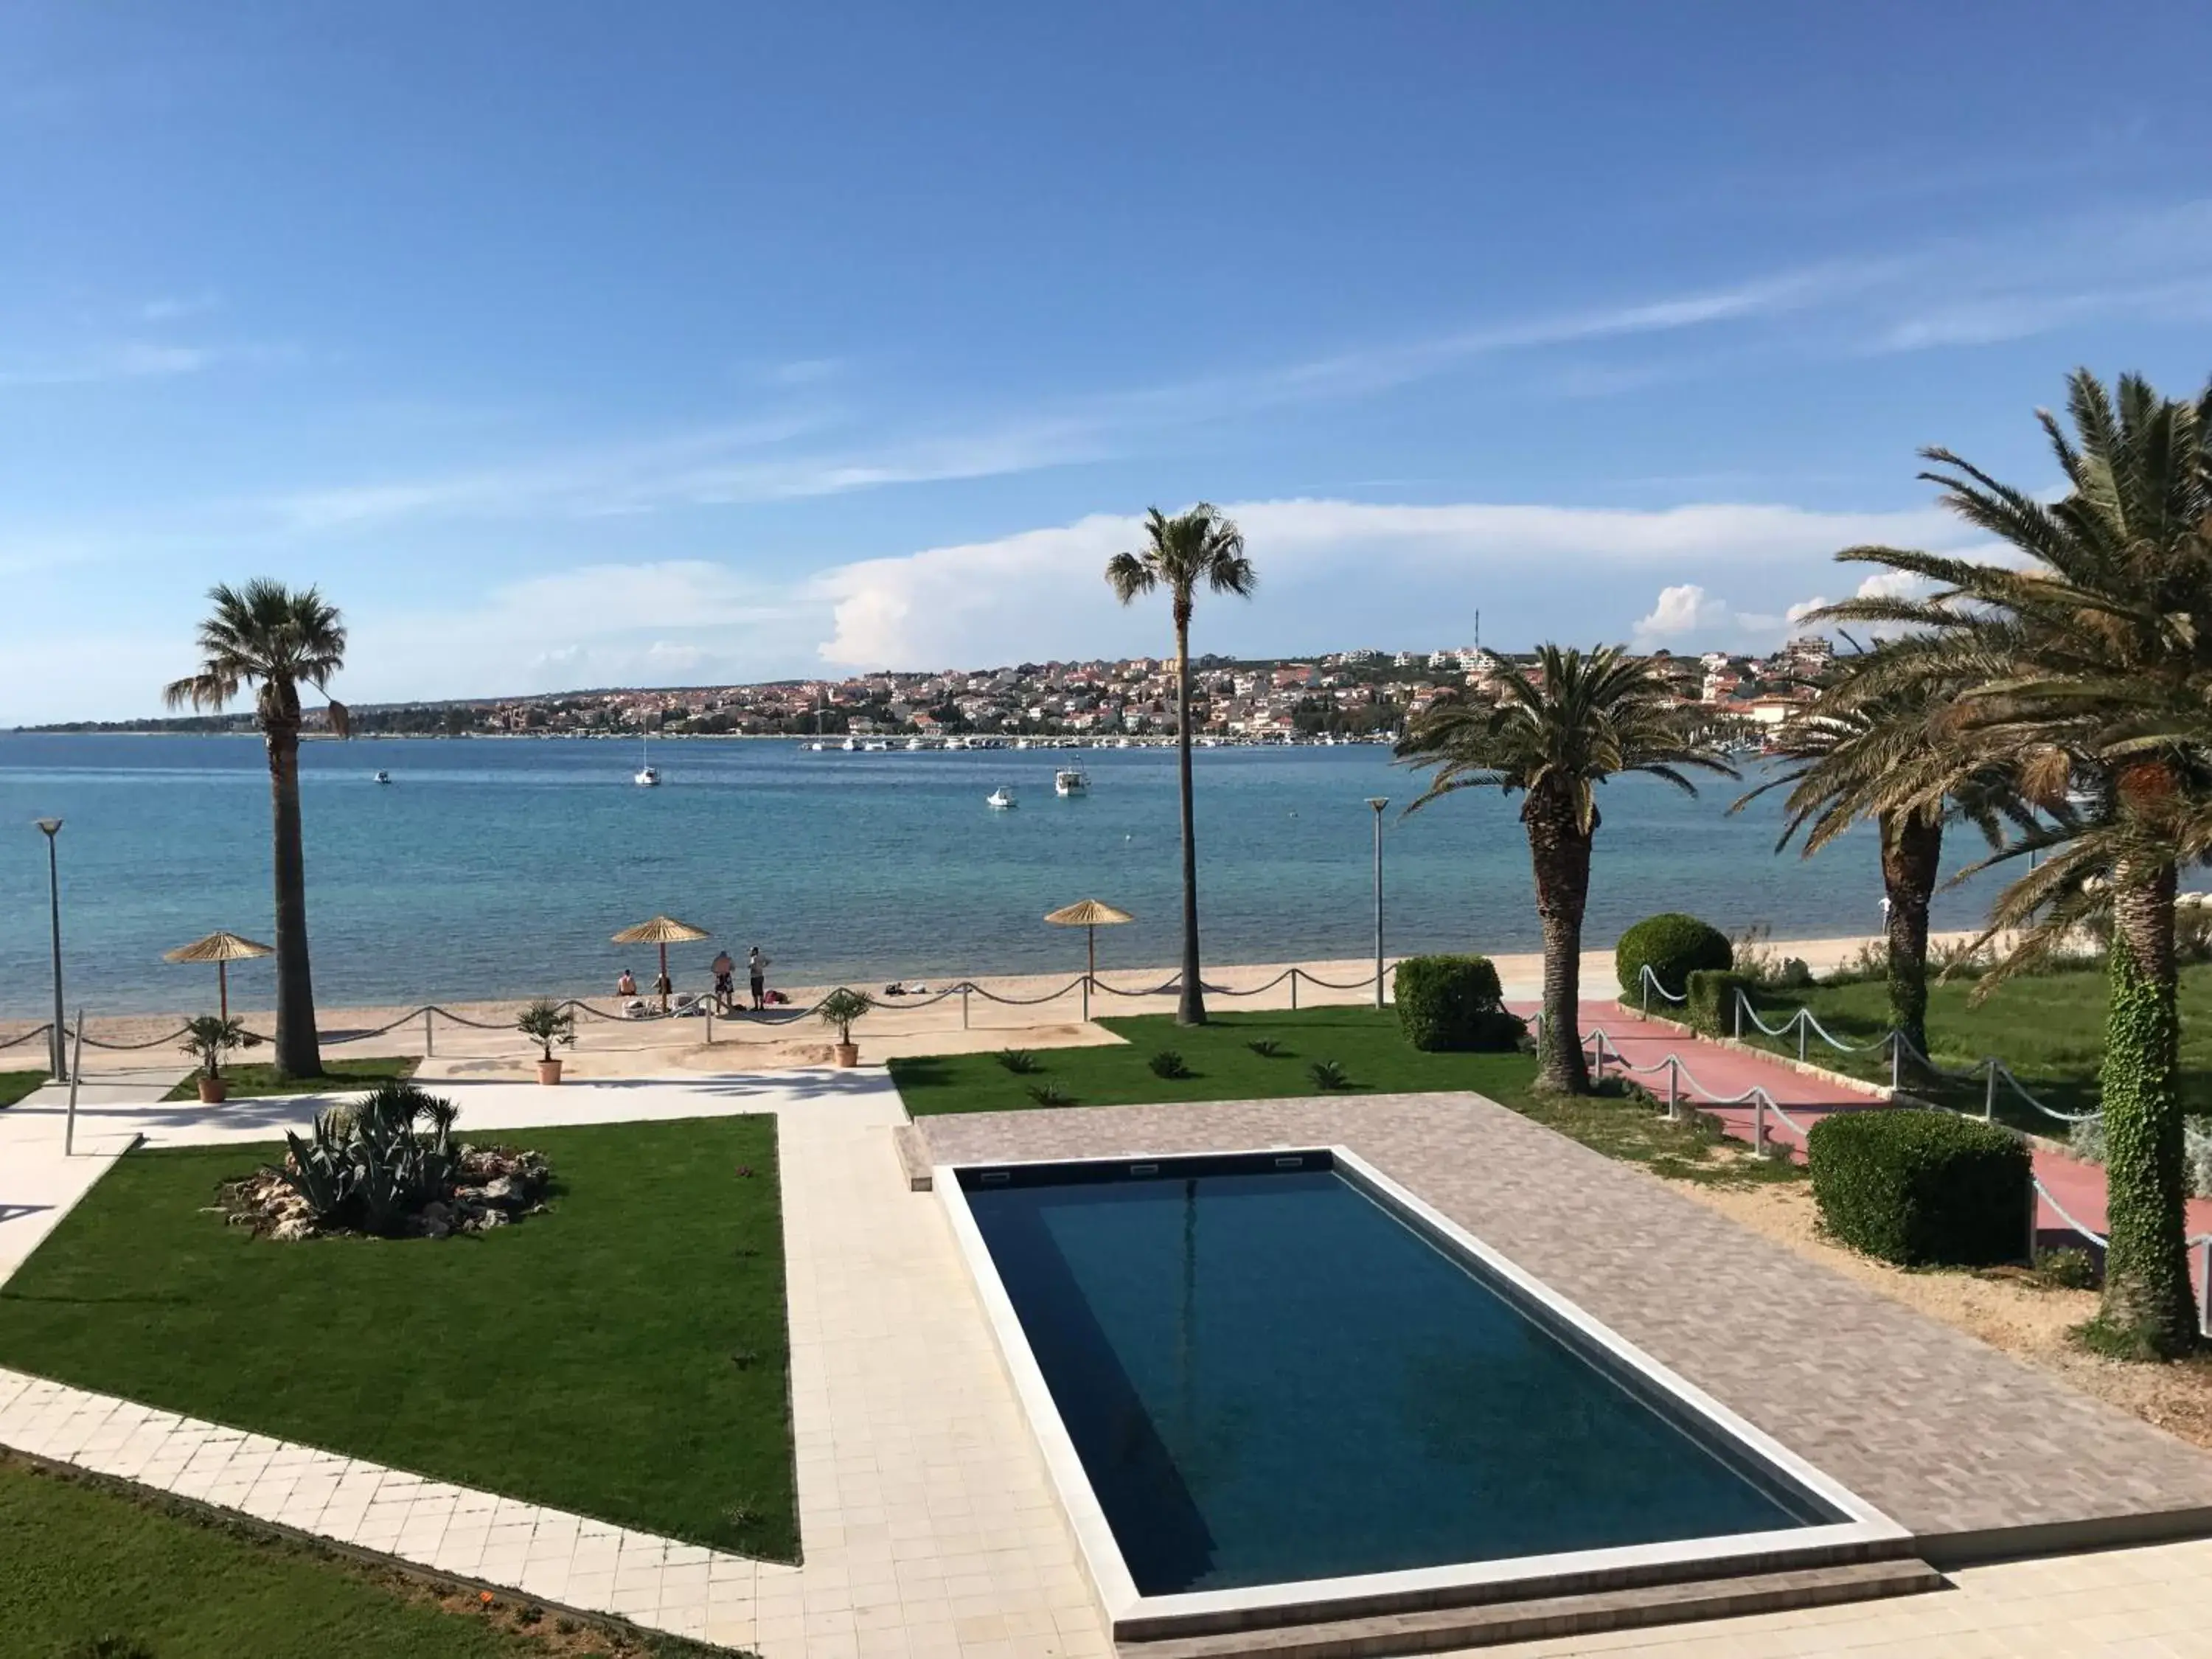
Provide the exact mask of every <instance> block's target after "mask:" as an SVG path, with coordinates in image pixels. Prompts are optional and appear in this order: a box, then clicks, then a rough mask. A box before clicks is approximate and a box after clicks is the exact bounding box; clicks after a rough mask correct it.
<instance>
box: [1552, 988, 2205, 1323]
mask: <svg viewBox="0 0 2212 1659" xmlns="http://www.w3.org/2000/svg"><path fill="white" fill-rule="evenodd" d="M1582 1026H1583V1034H1584V1036H1585V1037H1587V1036H1589V1035H1590V1034H1591V1033H1593V1032H1595V1031H1599V1030H1602V1031H1603V1032H1604V1033H1605V1035H1606V1037H1607V1042H1609V1044H1610V1046H1611V1048H1612V1049H1613V1051H1614V1052H1616V1053H1617V1054H1619V1055H1620V1058H1621V1059H1623V1060H1626V1062H1627V1063H1628V1065H1629V1066H1630V1067H1631V1068H1632V1072H1633V1073H1634V1075H1635V1077H1636V1080H1637V1081H1638V1082H1639V1083H1642V1084H1644V1085H1650V1086H1652V1087H1653V1088H1654V1089H1655V1090H1656V1092H1658V1093H1659V1094H1660V1095H1661V1096H1662V1097H1664V1095H1665V1093H1666V1087H1667V1077H1666V1073H1665V1072H1664V1071H1663V1070H1661V1071H1657V1072H1654V1071H1652V1070H1650V1069H1649V1068H1650V1067H1653V1066H1659V1065H1660V1064H1661V1063H1662V1061H1663V1060H1665V1059H1666V1058H1667V1056H1668V1055H1669V1054H1673V1055H1674V1056H1675V1057H1676V1058H1677V1059H1678V1060H1680V1061H1681V1063H1682V1066H1684V1068H1685V1070H1686V1073H1687V1076H1686V1078H1685V1080H1684V1084H1683V1087H1684V1090H1685V1098H1686V1099H1688V1100H1691V1101H1692V1102H1693V1103H1695V1104H1696V1105H1697V1107H1698V1109H1699V1110H1700V1111H1704V1112H1709V1113H1711V1115H1714V1116H1715V1117H1717V1118H1718V1119H1720V1121H1721V1123H1722V1125H1723V1128H1724V1129H1725V1131H1726V1132H1727V1133H1728V1134H1729V1135H1730V1136H1731V1137H1732V1138H1734V1139H1738V1140H1744V1141H1748V1140H1750V1139H1752V1137H1753V1115H1754V1109H1753V1107H1752V1106H1751V1105H1750V1104H1748V1103H1745V1104H1739V1105H1729V1106H1719V1105H1713V1104H1710V1102H1711V1101H1713V1100H1716V1099H1726V1098H1728V1097H1731V1096H1735V1095H1741V1094H1743V1093H1745V1092H1746V1091H1749V1090H1751V1089H1753V1088H1761V1089H1765V1091H1766V1092H1767V1093H1768V1094H1769V1095H1770V1096H1771V1097H1772V1098H1773V1099H1774V1101H1775V1102H1776V1103H1777V1104H1778V1105H1779V1106H1781V1107H1782V1109H1783V1112H1784V1113H1786V1114H1787V1116H1786V1117H1784V1115H1781V1114H1775V1113H1769V1114H1767V1117H1766V1133H1767V1137H1768V1139H1771V1140H1772V1141H1775V1142H1777V1143H1778V1144H1780V1145H1782V1146H1787V1147H1789V1148H1790V1150H1791V1154H1792V1156H1793V1157H1796V1158H1801V1159H1802V1158H1803V1156H1804V1152H1803V1147H1804V1139H1805V1137H1804V1134H1803V1133H1802V1131H1801V1130H1800V1128H1799V1127H1797V1126H1799V1125H1802V1126H1804V1127H1806V1128H1810V1127H1812V1125H1813V1124H1814V1123H1815V1122H1817V1121H1819V1120H1820V1119H1821V1118H1823V1117H1825V1116H1826V1115H1828V1114H1829V1113H1831V1112H1837V1111H1862V1110H1866V1109H1869V1108H1874V1109H1879V1108H1881V1104H1882V1103H1881V1101H1879V1100H1877V1099H1876V1098H1875V1097H1873V1096H1871V1095H1869V1094H1868V1093H1867V1092H1866V1091H1863V1090H1861V1089H1853V1088H1851V1087H1850V1086H1849V1085H1844V1084H1841V1083H1834V1082H1831V1081H1829V1080H1828V1079H1825V1078H1820V1077H1815V1076H1812V1075H1810V1074H1808V1073H1804V1072H1801V1071H1799V1070H1798V1069H1797V1068H1796V1066H1792V1065H1791V1064H1790V1062H1789V1061H1787V1060H1784V1059H1782V1058H1781V1057H1779V1056H1778V1055H1769V1054H1759V1053H1757V1052H1753V1051H1747V1050H1745V1049H1742V1048H1735V1047H1732V1046H1729V1045H1728V1044H1724V1043H1718V1042H1710V1041H1708V1040H1706V1039H1705V1038H1704V1037H1700V1036H1693V1035H1692V1034H1691V1033H1689V1032H1687V1031H1684V1030H1680V1029H1679V1028H1677V1027H1675V1026H1673V1025H1666V1024H1660V1023H1659V1022H1658V1021H1656V1020H1647V1019H1640V1018H1638V1017H1637V1016H1636V1015H1634V1014H1631V1013H1626V1012H1623V1011H1622V1010H1621V1009H1620V1007H1619V1006H1617V1005H1615V1004H1613V1003H1610V1002H1585V1003H1583V1005H1582ZM1691 1079H1694V1081H1693V1082H1692V1080H1691ZM2034 1157H2035V1175H2036V1179H2037V1180H2039V1181H2040V1182H2042V1183H2043V1186H2044V1189H2045V1193H2046V1194H2049V1196H2048V1197H2047V1198H2045V1199H2044V1200H2040V1201H2039V1205H2038V1207H2037V1211H2036V1237H2037V1242H2038V1243H2039V1244H2040V1245H2041V1246H2042V1247H2043V1248H2045V1249H2057V1248H2058V1247H2060V1246H2062V1245H2068V1244H2085V1243H2087V1240H2085V1239H2083V1238H2082V1237H2081V1235H2080V1234H2079V1233H2076V1232H2075V1231H2074V1230H2073V1229H2072V1228H2071V1227H2069V1225H2067V1217H2068V1216H2071V1217H2072V1218H2074V1220H2075V1221H2077V1222H2079V1223H2080V1224H2081V1225H2082V1226H2084V1227H2087V1228H2089V1229H2091V1230H2092V1231H2096V1232H2099V1233H2101V1232H2103V1231H2105V1228H2106V1216H2105V1171H2104V1170H2103V1169H2102V1168H2101V1167H2100V1166H2099V1165H2097V1164H2090V1163H2086V1162H2084V1161H2083V1160H2082V1159H2081V1158H2074V1157H2071V1156H2069V1154H2067V1153H2065V1152H2061V1151H2059V1150H2057V1148H2056V1147H2053V1146H2045V1145H2038V1146H2036V1148H2035V1154H2034ZM2052 1200H2056V1206H2054V1204H2053V1201H2052ZM2060 1207H2063V1211H2064V1214H2061V1213H2060ZM2188 1229H2189V1231H2190V1233H2191V1236H2192V1237H2193V1236H2195V1235H2197V1234H2199V1233H2207V1232H2212V1199H2205V1198H2194V1199H2191V1200H2189V1212H2188ZM2192 1254H2193V1253H2192ZM2191 1272H2192V1273H2198V1274H2199V1275H2200V1279H2201V1273H2202V1264H2201V1262H2194V1261H2193V1262H2192V1264H2191Z"/></svg>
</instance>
